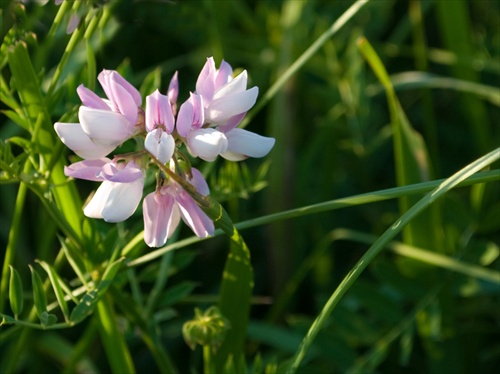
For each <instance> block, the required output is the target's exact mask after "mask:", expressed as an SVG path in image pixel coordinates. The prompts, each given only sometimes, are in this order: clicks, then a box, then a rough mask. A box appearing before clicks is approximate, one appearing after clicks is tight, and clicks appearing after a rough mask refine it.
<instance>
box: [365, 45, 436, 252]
mask: <svg viewBox="0 0 500 374" xmlns="http://www.w3.org/2000/svg"><path fill="white" fill-rule="evenodd" d="M358 47H359V49H360V51H361V53H362V54H363V56H364V57H365V59H366V60H367V61H368V63H369V64H370V66H371V67H372V69H373V71H374V73H375V75H376V76H377V78H378V79H379V81H380V83H381V84H382V85H383V86H384V88H385V91H386V95H387V102H388V106H389V111H390V113H391V122H392V129H393V134H394V135H393V136H394V158H395V164H396V178H397V182H398V185H399V186H406V185H408V184H412V183H418V182H424V181H427V180H429V179H430V178H431V174H432V170H431V165H430V160H429V155H428V152H427V148H426V145H425V142H424V140H423V138H422V136H421V135H420V134H419V133H418V132H417V131H415V130H414V129H413V127H412V126H411V124H410V121H409V120H408V118H407V117H406V114H405V112H404V111H403V109H402V107H401V104H400V103H399V100H398V98H397V96H396V93H395V91H394V87H393V85H392V82H391V79H390V77H389V74H388V73H387V71H386V69H385V67H384V65H383V63H382V61H381V59H380V57H379V56H378V55H377V53H376V51H375V50H374V49H373V47H372V46H371V45H370V43H369V42H368V40H366V39H365V38H361V39H360V40H359V41H358ZM417 201H418V197H414V196H404V197H401V198H400V200H399V202H400V209H401V213H404V212H406V211H407V210H408V209H409V208H410V207H411V206H412V205H414V204H415V203H416V202H417ZM437 227H441V223H440V217H439V215H438V210H436V209H435V208H432V209H431V210H428V211H426V212H423V214H422V215H420V216H419V217H417V219H415V220H413V222H411V223H410V224H409V225H408V227H406V228H405V230H403V235H404V238H405V242H406V243H408V244H411V245H416V246H420V247H424V248H441V247H442V245H441V243H440V242H439V240H438V238H439V237H440V236H439V235H438V233H437V232H436V228H437Z"/></svg>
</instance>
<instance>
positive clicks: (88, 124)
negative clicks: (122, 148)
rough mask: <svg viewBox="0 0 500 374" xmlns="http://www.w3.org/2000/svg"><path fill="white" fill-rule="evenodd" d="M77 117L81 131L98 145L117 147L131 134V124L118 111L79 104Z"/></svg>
mask: <svg viewBox="0 0 500 374" xmlns="http://www.w3.org/2000/svg"><path fill="white" fill-rule="evenodd" d="M78 117H79V119H80V124H81V126H82V129H83V131H84V132H85V133H86V134H87V135H88V137H89V138H90V139H91V140H92V141H93V142H94V143H95V144H97V145H99V146H102V147H117V146H118V145H120V144H121V143H123V142H124V141H125V140H127V139H128V138H129V137H131V136H132V130H133V125H132V126H131V125H130V123H129V122H128V120H127V119H126V118H125V116H123V115H122V114H120V113H115V112H111V111H108V110H100V109H92V108H87V107H85V106H81V107H80V110H79V112H78Z"/></svg>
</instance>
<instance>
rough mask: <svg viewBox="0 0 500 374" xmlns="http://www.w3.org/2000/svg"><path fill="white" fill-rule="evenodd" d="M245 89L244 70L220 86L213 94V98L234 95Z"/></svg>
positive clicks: (245, 78)
mask: <svg viewBox="0 0 500 374" xmlns="http://www.w3.org/2000/svg"><path fill="white" fill-rule="evenodd" d="M246 89H247V71H246V70H244V71H243V72H242V73H241V74H240V75H238V76H237V77H236V78H234V79H233V80H231V81H230V82H229V83H226V84H225V85H224V86H222V87H221V88H220V89H219V90H218V91H217V92H216V93H215V95H214V97H213V99H214V100H215V99H219V98H221V97H224V96H229V95H234V94H237V93H240V92H244V91H245V90H246Z"/></svg>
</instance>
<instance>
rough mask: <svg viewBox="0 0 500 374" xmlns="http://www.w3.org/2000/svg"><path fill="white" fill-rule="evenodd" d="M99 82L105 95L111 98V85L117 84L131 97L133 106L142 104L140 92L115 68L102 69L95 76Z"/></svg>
mask: <svg viewBox="0 0 500 374" xmlns="http://www.w3.org/2000/svg"><path fill="white" fill-rule="evenodd" d="M97 79H98V80H99V82H100V83H101V86H102V88H103V89H104V92H105V93H106V96H108V98H109V99H111V100H112V97H113V94H112V87H111V86H112V85H113V84H117V85H120V86H122V87H123V88H124V90H125V91H126V92H128V94H129V95H130V96H131V97H132V99H133V101H134V103H135V106H136V107H140V106H141V105H142V97H141V94H140V92H139V91H138V90H137V89H136V88H135V87H134V86H132V85H131V84H130V83H129V82H128V81H127V80H126V79H125V78H123V77H122V76H121V75H120V73H118V72H117V71H115V70H103V71H102V72H101V73H100V74H99V76H98V77H97Z"/></svg>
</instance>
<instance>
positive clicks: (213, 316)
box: [182, 306, 231, 352]
mask: <svg viewBox="0 0 500 374" xmlns="http://www.w3.org/2000/svg"><path fill="white" fill-rule="evenodd" d="M194 313H195V315H194V319H192V320H190V321H187V322H186V323H184V325H183V326H182V335H184V340H185V341H186V344H187V345H188V346H189V348H191V349H195V347H196V344H200V345H202V346H207V345H208V346H210V348H211V350H212V352H215V351H216V350H217V349H218V348H219V347H220V345H221V344H222V342H223V341H224V337H225V335H226V331H227V330H228V329H229V328H230V327H231V326H230V323H229V321H228V320H227V319H226V318H224V317H223V316H222V314H221V313H220V310H219V308H217V307H216V306H211V307H210V308H208V309H207V310H206V311H205V312H202V311H201V310H200V309H199V308H195V310H194Z"/></svg>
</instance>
